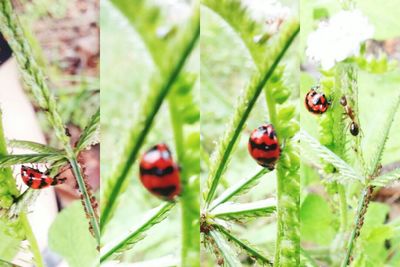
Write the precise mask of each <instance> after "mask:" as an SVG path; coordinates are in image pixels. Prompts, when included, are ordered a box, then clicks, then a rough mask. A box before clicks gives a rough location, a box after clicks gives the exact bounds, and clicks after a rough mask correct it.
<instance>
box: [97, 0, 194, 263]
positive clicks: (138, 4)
mask: <svg viewBox="0 0 400 267" xmlns="http://www.w3.org/2000/svg"><path fill="white" fill-rule="evenodd" d="M111 2H112V3H113V5H114V6H115V7H116V8H117V9H118V10H119V11H120V12H121V13H122V14H123V15H124V16H125V18H126V19H127V20H128V21H129V22H130V24H131V25H132V26H133V29H134V30H135V31H136V32H135V34H136V33H138V34H139V36H138V39H140V41H142V42H143V45H144V50H146V53H148V55H147V56H149V57H150V58H151V59H152V61H153V62H152V63H154V66H151V67H154V69H155V72H156V74H155V75H153V78H152V79H151V80H150V81H149V82H148V81H146V80H145V79H143V77H140V76H138V77H137V79H136V80H137V81H139V83H138V87H144V86H143V84H146V87H145V88H141V89H142V90H143V91H145V92H146V94H147V95H146V96H145V97H144V98H143V100H142V102H141V104H140V107H136V108H135V111H137V112H136V113H137V114H136V115H135V117H136V120H135V122H134V123H133V124H132V126H131V129H129V140H128V144H127V145H126V146H125V147H124V153H123V155H122V156H121V155H119V156H118V158H119V157H121V159H118V161H119V164H118V166H117V168H116V169H115V170H114V173H113V174H112V175H110V176H109V178H107V179H106V180H105V181H106V182H105V183H103V184H105V186H103V188H104V189H102V190H103V194H102V195H103V197H102V200H103V204H102V208H103V212H102V218H101V220H102V227H104V226H105V225H106V223H107V222H108V221H109V220H110V219H111V217H113V215H114V211H116V209H115V208H116V207H117V205H116V203H117V198H119V197H120V196H122V194H121V193H122V192H123V191H124V190H125V189H126V187H128V186H129V184H128V179H129V176H128V174H129V171H130V170H131V168H132V166H135V164H134V163H135V162H136V159H137V156H138V154H139V152H140V150H141V147H142V146H143V145H144V144H146V143H147V142H146V141H147V139H150V141H149V143H150V142H160V141H164V142H166V141H167V140H165V139H168V138H169V136H170V134H169V132H168V130H169V125H168V124H167V123H165V122H164V120H165V115H164V114H158V113H164V112H159V111H160V110H163V109H164V105H163V104H164V103H166V102H168V108H169V115H170V121H171V123H170V125H171V128H172V131H173V137H174V143H175V152H176V157H174V158H175V159H176V162H177V163H178V164H179V165H180V166H181V173H180V177H181V185H182V188H183V189H182V194H181V196H180V197H179V198H178V199H177V202H178V203H179V204H180V206H181V225H182V234H181V238H182V244H181V248H182V250H181V257H180V262H181V265H182V266H185V265H191V266H196V265H197V264H199V263H198V257H199V256H198V253H199V245H200V240H199V238H198V236H199V233H198V229H199V216H198V215H199V200H198V190H199V176H198V173H199V170H200V166H199V157H200V154H199V151H198V148H199V139H200V133H199V127H198V121H199V119H200V112H199V108H198V103H197V100H196V91H195V90H194V88H196V82H197V75H195V74H194V73H192V68H193V67H195V64H193V63H195V62H193V61H195V57H194V55H196V53H195V48H196V43H197V40H198V37H199V31H200V25H199V23H200V21H199V10H198V7H197V6H196V3H194V8H193V14H191V17H190V19H188V20H187V21H186V23H181V24H182V25H184V24H186V25H184V26H181V25H171V24H170V22H169V20H168V19H167V14H164V12H163V11H162V9H161V8H160V7H159V6H156V5H152V4H149V3H148V2H146V1H140V0H138V1H134V3H133V4H132V1H124V0H121V1H117V0H115V1H111ZM138 14H140V15H138ZM143 58H144V59H145V60H146V59H147V58H148V57H143ZM186 65H187V67H186ZM151 67H149V66H146V70H151ZM193 72H194V71H193ZM125 89H126V88H125ZM127 91H128V90H126V91H125V92H127ZM143 91H140V92H138V93H142V92H143ZM153 124H156V126H155V127H152V125H153ZM130 125H131V124H130ZM160 136H162V138H160ZM160 139H161V140H160ZM135 190H137V189H135ZM144 196H145V197H146V198H147V196H148V194H144ZM139 198H141V201H142V202H143V203H147V202H149V200H147V199H144V197H142V196H139ZM150 199H151V198H150ZM153 199H154V198H153ZM150 201H152V200H150ZM135 205H136V206H141V205H137V203H135ZM165 205H167V206H169V205H170V203H168V204H165ZM163 206H164V205H163ZM139 210H141V211H142V210H145V209H143V207H139ZM162 214H165V215H167V214H166V210H165V212H163V213H162ZM171 216H173V215H170V216H168V217H171ZM166 218H167V216H162V217H159V221H161V220H164V219H166ZM120 222H121V221H120ZM151 222H152V221H151V220H150V221H149V222H148V223H145V224H144V225H145V226H146V227H145V228H140V229H139V230H138V231H137V236H136V234H135V235H134V236H130V237H128V239H126V240H125V239H123V241H122V242H121V240H119V241H118V240H117V241H112V242H110V243H111V244H114V245H113V246H112V247H111V249H106V250H105V252H103V251H102V260H106V259H107V258H108V257H109V256H111V254H114V253H115V252H116V251H117V250H118V251H120V250H121V249H122V250H125V251H124V253H127V254H129V251H127V250H128V249H129V248H130V243H132V242H136V241H138V240H137V237H138V236H142V232H144V231H145V230H150V228H151V227H152V226H153V225H154V224H155V223H151ZM157 222H158V221H157ZM130 228H131V226H130ZM106 229H109V228H106ZM196 235H197V237H196ZM122 236H125V237H126V231H124V233H123V234H122ZM160 236H161V235H160ZM162 236H164V235H162ZM149 238H153V237H149ZM149 238H147V239H146V240H143V242H140V244H137V245H138V246H140V245H142V243H145V242H146V241H147V240H148V239H149ZM125 241H129V242H125ZM164 241H165V240H164ZM164 241H163V242H164ZM164 243H165V242H164ZM115 244H116V245H115ZM116 247H118V249H117V248H116ZM170 250H171V247H169V248H168V251H170ZM153 252H154V251H153ZM138 254H139V253H138ZM152 254H154V253H152Z"/></svg>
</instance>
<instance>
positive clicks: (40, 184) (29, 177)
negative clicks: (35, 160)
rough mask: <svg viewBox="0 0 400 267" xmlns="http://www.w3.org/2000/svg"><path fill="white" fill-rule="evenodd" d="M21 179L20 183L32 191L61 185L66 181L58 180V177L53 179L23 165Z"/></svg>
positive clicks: (64, 179) (63, 179)
mask: <svg viewBox="0 0 400 267" xmlns="http://www.w3.org/2000/svg"><path fill="white" fill-rule="evenodd" d="M21 177H22V181H24V183H25V184H26V185H27V186H28V187H30V188H32V189H42V188H46V187H49V186H51V185H59V184H63V183H64V182H65V181H66V178H58V175H56V176H55V177H54V178H53V177H50V176H48V175H47V174H46V173H44V172H42V171H40V170H38V169H35V168H31V167H28V166H25V165H22V166H21Z"/></svg>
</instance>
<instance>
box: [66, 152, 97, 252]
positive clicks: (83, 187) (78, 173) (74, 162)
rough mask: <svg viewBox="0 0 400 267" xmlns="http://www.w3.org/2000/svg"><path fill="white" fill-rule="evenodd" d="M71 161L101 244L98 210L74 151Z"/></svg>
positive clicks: (87, 211)
mask: <svg viewBox="0 0 400 267" xmlns="http://www.w3.org/2000/svg"><path fill="white" fill-rule="evenodd" d="M69 163H70V164H71V167H72V172H73V173H74V176H75V179H76V181H77V183H78V186H79V191H80V192H81V193H82V196H83V202H84V203H85V205H84V208H85V211H86V213H87V214H88V215H89V221H90V225H91V227H92V229H93V235H94V237H95V238H96V241H97V244H100V227H99V222H98V221H97V217H96V211H95V210H94V208H93V206H92V202H91V200H90V198H91V196H90V195H89V193H88V190H87V188H86V185H85V181H84V179H83V176H82V173H81V170H80V168H79V164H78V161H77V159H76V157H75V155H74V154H73V153H71V155H70V158H69Z"/></svg>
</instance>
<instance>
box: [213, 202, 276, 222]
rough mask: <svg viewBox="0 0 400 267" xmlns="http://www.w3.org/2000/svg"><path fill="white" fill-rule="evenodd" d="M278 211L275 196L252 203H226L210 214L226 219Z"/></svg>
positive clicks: (269, 213) (251, 216) (260, 215)
mask: <svg viewBox="0 0 400 267" xmlns="http://www.w3.org/2000/svg"><path fill="white" fill-rule="evenodd" d="M275 211H276V200H275V199H273V198H270V199H265V200H260V201H255V202H251V203H244V204H242V203H224V204H221V205H219V206H218V207H216V208H215V209H214V210H213V212H212V213H211V214H210V216H212V217H216V218H220V219H225V220H241V219H248V218H254V217H262V216H268V215H271V214H273V213H274V212H275Z"/></svg>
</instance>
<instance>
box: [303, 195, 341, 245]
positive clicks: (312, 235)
mask: <svg viewBox="0 0 400 267" xmlns="http://www.w3.org/2000/svg"><path fill="white" fill-rule="evenodd" d="M300 221H301V238H302V240H303V241H304V242H305V241H309V242H310V241H311V242H315V243H317V244H320V245H328V244H330V243H331V241H332V240H333V238H334V237H335V233H336V229H335V228H334V226H333V225H334V221H335V218H334V215H333V213H332V211H331V208H330V206H329V204H328V203H327V202H326V201H325V199H324V198H322V197H321V196H319V195H316V194H309V195H308V196H307V197H306V199H305V200H304V201H303V203H302V205H301V209H300Z"/></svg>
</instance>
